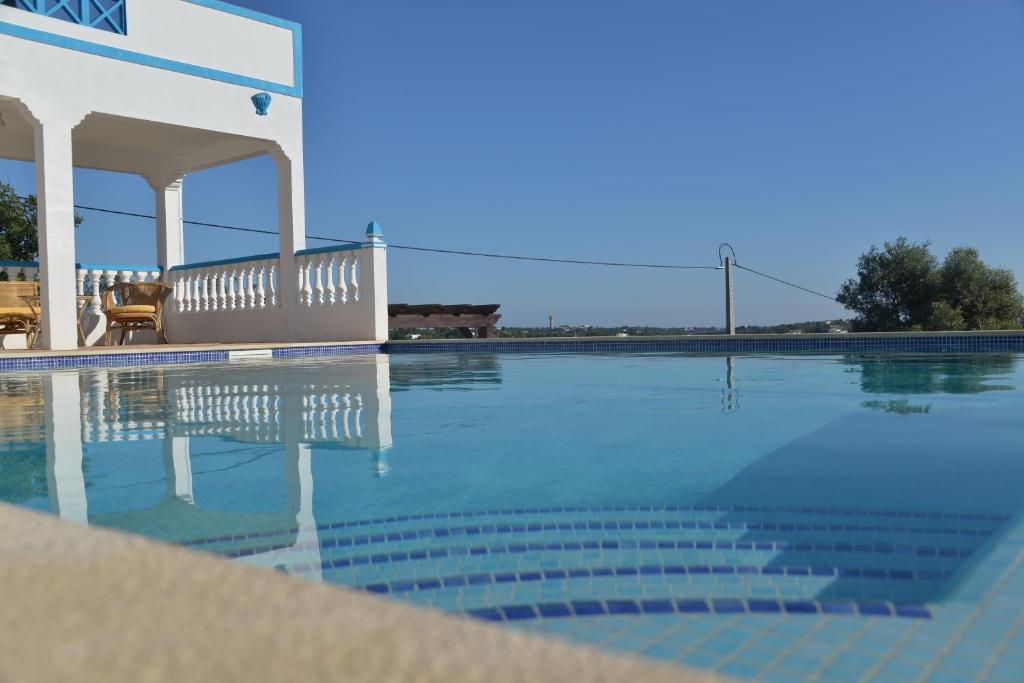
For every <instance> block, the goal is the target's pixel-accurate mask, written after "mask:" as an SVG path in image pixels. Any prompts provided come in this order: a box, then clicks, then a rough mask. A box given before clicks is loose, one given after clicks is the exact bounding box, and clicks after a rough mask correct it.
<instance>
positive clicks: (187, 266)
mask: <svg viewBox="0 0 1024 683" xmlns="http://www.w3.org/2000/svg"><path fill="white" fill-rule="evenodd" d="M277 257H278V254H277V252H274V253H273V254H255V255H253V256H239V257H238V258H226V259H221V260H219V261H199V262H198V263H184V264H182V265H180V266H173V267H172V268H171V270H170V271H169V272H171V273H173V272H175V271H179V270H190V269H193V268H209V267H211V266H229V265H231V264H232V263H245V262H246V261H268V260H270V259H274V260H277Z"/></svg>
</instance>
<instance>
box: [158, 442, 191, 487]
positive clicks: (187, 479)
mask: <svg viewBox="0 0 1024 683" xmlns="http://www.w3.org/2000/svg"><path fill="white" fill-rule="evenodd" d="M164 472H165V473H166V477H167V495H168V496H169V497H171V498H180V499H182V500H183V501H185V502H186V503H191V502H193V498H192V456H191V455H190V453H189V438H188V437H187V436H170V435H168V436H167V438H165V439H164Z"/></svg>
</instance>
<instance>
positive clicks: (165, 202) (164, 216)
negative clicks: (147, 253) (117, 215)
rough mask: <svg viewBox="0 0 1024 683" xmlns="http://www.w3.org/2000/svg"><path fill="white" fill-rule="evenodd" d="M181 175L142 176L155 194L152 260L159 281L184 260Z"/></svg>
mask: <svg viewBox="0 0 1024 683" xmlns="http://www.w3.org/2000/svg"><path fill="white" fill-rule="evenodd" d="M184 180H185V176H184V175H183V174H180V173H172V174H170V175H163V176H146V182H148V183H149V186H150V187H152V188H153V192H154V193H155V194H156V262H157V265H158V266H160V268H161V269H162V275H161V277H162V280H163V282H164V283H165V284H166V283H168V282H169V281H170V280H169V278H170V270H171V268H173V267H174V266H180V265H182V264H183V263H185V229H184V222H183V221H184V212H183V210H182V192H181V186H182V183H183V182H184Z"/></svg>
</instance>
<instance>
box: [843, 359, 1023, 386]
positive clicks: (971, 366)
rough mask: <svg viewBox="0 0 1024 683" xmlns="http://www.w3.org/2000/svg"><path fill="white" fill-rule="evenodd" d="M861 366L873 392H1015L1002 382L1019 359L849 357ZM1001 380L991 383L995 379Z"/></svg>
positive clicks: (862, 377) (862, 379) (862, 381)
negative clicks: (1000, 381)
mask: <svg viewBox="0 0 1024 683" xmlns="http://www.w3.org/2000/svg"><path fill="white" fill-rule="evenodd" d="M844 362H845V363H848V364H849V365H852V366H859V373H860V385H861V390H862V391H864V392H865V393H869V394H935V393H941V394H979V393H982V392H985V391H1011V390H1013V389H1014V387H1013V386H1011V385H1008V384H1001V383H998V381H999V380H1001V379H1003V378H1005V377H1006V376H1007V375H1010V374H1012V373H1013V372H1014V370H1015V369H1016V367H1017V359H1016V358H1015V357H1013V356H1011V355H1009V354H980V353H979V354H963V355H960V356H955V357H954V356H916V357H912V356H904V357H900V356H848V357H847V358H846V359H845V361H844ZM994 381H995V382H997V383H991V382H994Z"/></svg>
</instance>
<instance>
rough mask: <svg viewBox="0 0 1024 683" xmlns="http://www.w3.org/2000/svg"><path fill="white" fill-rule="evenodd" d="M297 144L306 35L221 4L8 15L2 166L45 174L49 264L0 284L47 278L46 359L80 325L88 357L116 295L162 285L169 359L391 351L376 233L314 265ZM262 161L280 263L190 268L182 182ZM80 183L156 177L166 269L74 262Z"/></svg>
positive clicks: (0, 101) (144, 0)
mask: <svg viewBox="0 0 1024 683" xmlns="http://www.w3.org/2000/svg"><path fill="white" fill-rule="evenodd" d="M302 145H303V139H302V31H301V27H300V26H299V25H298V24H294V23H291V22H288V21H283V20H281V19H277V18H274V17H270V16H266V15H263V14H259V13H256V12H252V11H250V10H246V9H242V8H239V7H235V6H233V5H229V4H227V3H224V2H220V0H2V4H0V157H6V158H10V159H20V160H25V161H34V162H35V168H36V193H37V195H38V201H39V262H38V263H12V262H5V263H0V268H2V269H3V270H4V271H6V272H7V273H8V275H9V276H12V277H13V276H14V275H18V274H21V273H24V274H25V275H26V276H27V277H30V278H31V277H38V279H39V281H40V289H41V296H42V329H41V338H40V339H41V343H42V345H43V346H45V347H46V348H50V349H73V348H77V347H78V346H79V338H78V337H79V335H78V322H79V320H78V315H79V311H80V310H83V311H84V312H83V313H82V323H83V332H84V336H85V343H86V344H87V345H89V344H95V343H96V342H97V341H98V340H101V339H102V333H103V330H104V327H105V321H104V320H103V314H102V311H101V309H100V298H99V292H100V290H101V288H102V287H103V286H104V285H105V284H112V283H114V282H115V281H116V282H125V281H140V280H141V281H147V280H156V279H159V280H161V281H163V282H164V283H166V284H168V285H169V286H171V287H173V294H172V295H171V297H170V299H169V300H168V302H167V305H166V308H165V311H164V320H165V322H164V324H165V327H166V330H167V336H168V338H169V340H170V341H171V342H177V343H202V342H321V341H353V340H372V341H383V340H385V339H387V328H388V319H387V261H386V250H385V246H384V244H383V242H382V241H381V234H380V229H379V228H378V227H377V226H376V224H375V223H371V225H370V227H369V228H368V229H367V238H366V241H365V243H363V244H357V245H351V246H348V245H346V246H340V247H328V248H321V249H306V243H305V212H304V195H303V161H302V159H303V149H302ZM261 154H269V155H270V156H271V157H272V158H273V159H274V161H275V163H276V168H277V186H278V207H279V209H278V229H279V231H280V250H279V252H278V253H274V254H259V255H244V254H240V255H239V256H238V257H237V258H232V259H227V260H224V261H212V262H204V263H191V264H188V263H184V256H183V254H184V248H183V247H184V244H183V230H182V225H183V224H182V220H183V218H182V199H183V180H184V179H185V178H186V177H187V175H188V174H189V173H191V172H193V171H198V170H202V169H206V168H210V167H213V166H218V165H221V164H228V163H231V162H234V161H238V160H241V159H246V158H250V157H254V156H257V155H261ZM75 166H78V167H87V168H95V169H102V170H107V171H117V172H121V173H134V174H138V175H140V176H142V177H143V178H145V180H146V181H147V183H148V184H149V185H150V186H151V187H152V188H153V193H154V200H153V201H154V207H155V214H156V216H157V221H156V231H157V253H156V254H155V261H156V263H155V265H123V264H85V263H78V262H77V260H76V256H75V230H74V204H75V199H74V188H73V182H72V167H75ZM90 295H91V296H92V301H91V302H90V303H89V305H88V306H87V307H86V308H84V309H80V308H79V307H78V303H79V299H77V298H76V297H81V296H90ZM147 335H148V333H138V334H137V335H136V336H137V337H138V338H137V339H135V341H136V342H138V341H143V342H144V341H150V340H151V337H147ZM12 342H13V343H12ZM21 343H22V345H23V344H24V341H23V337H22V341H21ZM4 345H5V347H8V348H12V347H14V346H16V345H17V342H16V340H13V339H11V340H5V342H4Z"/></svg>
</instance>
